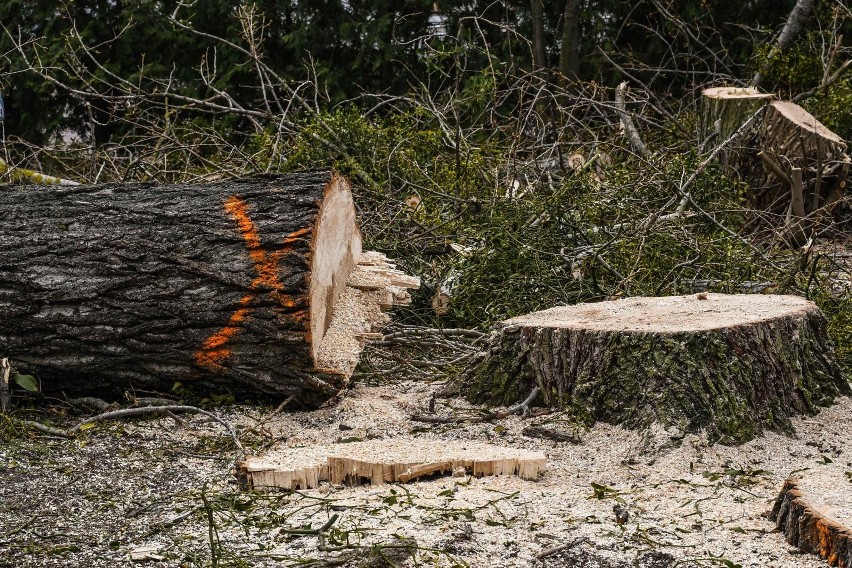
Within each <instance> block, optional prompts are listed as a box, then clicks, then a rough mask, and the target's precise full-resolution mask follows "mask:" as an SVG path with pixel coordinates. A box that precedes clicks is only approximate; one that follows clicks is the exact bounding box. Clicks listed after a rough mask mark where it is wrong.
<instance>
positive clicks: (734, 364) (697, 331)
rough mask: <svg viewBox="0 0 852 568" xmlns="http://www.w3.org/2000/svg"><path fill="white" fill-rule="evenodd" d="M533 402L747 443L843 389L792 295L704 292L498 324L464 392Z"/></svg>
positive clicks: (499, 401)
mask: <svg viewBox="0 0 852 568" xmlns="http://www.w3.org/2000/svg"><path fill="white" fill-rule="evenodd" d="M535 386H538V387H539V388H540V389H541V395H540V396H539V398H538V399H537V402H539V403H541V404H546V405H556V406H560V407H562V408H565V409H566V410H568V411H570V412H571V413H573V414H574V415H575V418H577V419H579V420H582V421H584V422H588V423H591V422H594V421H596V420H601V421H604V422H608V423H613V424H622V425H625V426H627V427H631V428H637V429H646V428H648V427H649V426H651V425H652V424H654V423H660V424H663V425H664V426H666V427H667V428H669V429H673V430H674V431H676V432H677V433H679V434H683V433H686V432H693V431H697V430H700V429H706V430H707V432H708V435H709V436H710V438H711V439H712V440H722V441H725V442H729V443H739V442H744V441H747V440H749V439H751V438H753V437H754V436H756V435H757V434H759V433H760V432H761V431H762V430H763V428H775V429H780V430H784V431H791V429H792V425H791V422H790V417H791V416H793V415H796V414H802V413H806V414H809V413H814V412H816V409H817V407H818V406H820V405H828V404H829V403H831V401H832V400H833V398H834V397H835V396H836V395H838V394H850V393H851V392H852V389H850V386H849V383H848V382H847V381H846V380H845V379H844V378H843V377H842V375H841V373H840V368H839V366H838V364H837V362H836V360H835V356H834V348H833V345H832V342H831V339H830V338H829V336H828V334H827V332H826V320H825V318H824V317H823V315H822V314H821V313H820V311H819V310H818V308H817V307H816V305H815V304H814V303H813V302H810V301H808V300H805V299H803V298H799V297H796V296H771V295H745V294H743V295H726V294H708V293H702V294H697V295H693V296H672V297H664V298H628V299H623V300H618V301H614V302H601V303H596V304H582V305H577V306H564V307H557V308H552V309H549V310H544V311H540V312H534V313H531V314H527V315H524V316H520V317H516V318H513V319H510V320H507V321H505V322H502V323H501V324H499V325H498V326H497V328H496V329H495V330H494V331H493V332H492V334H491V335H490V337H489V340H488V344H487V346H486V349H485V350H484V351H483V352H481V353H480V355H479V356H478V360H477V361H475V362H474V363H473V364H472V365H471V367H470V369H469V371H468V373H467V375H466V377H465V378H464V386H463V388H464V389H465V390H466V392H467V394H468V396H469V398H471V399H472V400H474V401H476V402H480V403H483V402H484V403H489V404H494V405H510V404H515V403H517V402H518V401H520V400H522V399H523V398H524V397H525V396H526V395H527V393H528V392H530V391H531V389H532V388H533V387H535Z"/></svg>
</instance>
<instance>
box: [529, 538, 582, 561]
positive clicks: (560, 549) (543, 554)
mask: <svg viewBox="0 0 852 568" xmlns="http://www.w3.org/2000/svg"><path fill="white" fill-rule="evenodd" d="M587 540H589V537H587V536H581V537H580V538H577V539H574V540H572V541H571V542H568V543H566V544H560V545H559V546H554V547H551V548H545V549H544V550H542V551H541V552H539V553H538V554H536V555H535V558H536V560H541V559H542V558H547V557H548V556H553V555H554V554H559V553H560V552H563V551H565V550H571V549H572V548H574V547H575V546H579V545H581V544H583V543H584V542H586V541H587Z"/></svg>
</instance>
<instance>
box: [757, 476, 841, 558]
mask: <svg viewBox="0 0 852 568" xmlns="http://www.w3.org/2000/svg"><path fill="white" fill-rule="evenodd" d="M848 475H849V474H847V473H845V472H843V471H838V470H814V471H812V472H808V474H807V475H804V476H802V477H800V478H793V479H788V480H787V481H786V482H785V483H784V487H783V488H782V489H781V493H780V494H779V495H778V498H777V499H776V500H775V505H774V507H773V508H772V513H771V514H770V520H772V521H774V522H775V524H776V525H777V527H778V528H779V529H780V530H781V532H782V533H784V536H785V537H786V538H787V542H789V543H790V544H792V545H793V546H796V547H798V548H799V549H800V550H802V551H803V552H809V553H813V554H818V555H820V556H822V557H823V558H825V559H826V560H827V561H828V563H829V564H830V565H831V566H839V567H842V568H852V479H850V478H849V477H848Z"/></svg>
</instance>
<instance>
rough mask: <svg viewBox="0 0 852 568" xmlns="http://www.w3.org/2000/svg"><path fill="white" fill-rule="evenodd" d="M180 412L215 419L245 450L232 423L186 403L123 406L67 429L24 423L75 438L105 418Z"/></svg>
mask: <svg viewBox="0 0 852 568" xmlns="http://www.w3.org/2000/svg"><path fill="white" fill-rule="evenodd" d="M179 412H190V413H194V414H202V415H204V416H207V417H208V418H210V419H212V420H214V421H215V422H218V423H219V424H221V425H222V426H223V427H224V428H225V430H227V432H228V434H229V435H230V436H231V439H232V440H233V441H234V445H235V446H236V447H237V449H239V450H240V452H243V453H244V452H245V449H244V448H243V445H242V443H241V442H240V440H239V438H238V437H237V433H236V432H235V431H234V429H233V428H232V427H231V425H230V424H228V423H227V422H225V421H224V420H223V419H221V418H219V417H218V416H216V415H215V414H213V413H212V412H207V411H206V410H202V409H200V408H197V407H195V406H184V405H175V406H145V407H138V408H123V409H121V410H113V411H111V412H104V413H103V414H98V415H96V416H92V417H90V418H86V419H85V420H83V421H82V422H80V423H78V424H77V425H76V426H74V427H72V428H68V429H66V430H62V429H59V428H53V427H51V426H45V425H44V424H41V423H40V422H35V421H33V420H24V421H23V422H24V424H26V425H27V426H30V427H31V428H33V429H35V430H38V431H39V432H44V433H46V434H51V435H54V436H62V437H63V438H73V437H74V436H75V435H76V434H77V433H78V432H80V431H81V430H82V429H83V427H84V426H85V425H87V424H94V423H96V422H103V421H104V420H114V419H116V418H131V417H136V416H147V415H152V414H153V415H158V414H159V415H164V416H168V415H169V414H171V413H179Z"/></svg>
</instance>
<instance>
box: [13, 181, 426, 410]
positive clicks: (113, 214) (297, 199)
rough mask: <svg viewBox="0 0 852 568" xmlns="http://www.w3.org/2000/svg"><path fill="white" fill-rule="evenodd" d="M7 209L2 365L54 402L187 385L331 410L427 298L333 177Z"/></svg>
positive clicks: (38, 194)
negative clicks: (381, 337)
mask: <svg viewBox="0 0 852 568" xmlns="http://www.w3.org/2000/svg"><path fill="white" fill-rule="evenodd" d="M0 211H2V212H3V230H2V231H0V314H2V316H0V321H2V324H1V325H0V354H2V356H3V357H8V358H9V359H10V360H11V361H12V364H13V365H14V366H15V368H16V369H17V370H19V371H21V372H26V373H30V374H33V375H35V376H36V377H37V378H38V379H39V381H40V382H41V385H42V389H43V390H44V391H46V392H51V391H53V392H56V391H60V390H63V391H66V392H70V391H72V390H73V391H83V392H85V391H99V390H103V389H113V390H115V389H124V388H126V387H127V386H132V387H135V388H142V389H163V388H170V387H171V386H172V385H173V384H174V383H175V382H181V383H184V384H186V385H187V386H190V387H197V388H203V389H208V388H216V389H222V388H223V387H224V388H228V389H230V390H232V391H239V390H244V389H249V390H251V391H257V392H262V393H269V394H275V395H281V396H292V397H293V398H294V400H296V401H298V402H300V403H301V404H302V405H304V406H316V405H319V404H321V403H322V402H324V401H325V400H327V399H328V398H329V397H331V396H333V395H334V394H335V393H336V392H338V390H339V389H340V388H342V387H343V386H344V385H345V383H346V380H347V378H348V376H349V375H350V374H351V372H352V369H353V368H354V365H355V363H356V362H357V358H358V352H359V351H360V347H361V345H362V344H363V341H364V340H365V337H367V338H368V337H369V334H370V333H371V332H373V331H375V329H374V328H375V327H377V326H379V325H381V324H382V323H384V322H385V321H386V320H387V317H386V316H385V315H384V314H383V311H384V310H386V309H388V308H390V307H392V306H393V305H395V304H402V303H405V302H406V301H408V299H409V298H408V295H407V293H406V292H405V290H404V289H405V288H412V287H416V286H417V285H418V281H417V279H416V278H410V277H407V276H405V275H403V274H402V273H400V272H398V271H396V270H395V269H394V267H393V265H392V264H390V263H389V262H388V261H387V259H384V257H382V256H381V255H377V254H375V253H362V250H361V234H360V231H359V229H358V226H357V223H356V217H355V207H354V204H353V200H352V194H351V192H350V190H349V185H348V182H347V181H346V180H345V179H344V178H343V177H341V176H339V175H336V174H334V173H332V172H328V171H324V172H305V173H299V174H288V175H281V176H265V177H255V178H249V179H244V180H235V181H227V182H220V183H215V184H206V185H173V186H156V185H152V184H134V185H97V186H79V187H73V188H61V189H56V190H52V189H51V190H46V189H44V188H35V187H31V186H21V187H6V188H2V189H0ZM350 279H352V280H353V283H355V284H356V285H357V284H358V283H360V284H361V285H360V286H359V287H349V286H347V283H348V282H349V281H350ZM364 282H368V283H369V285H364ZM338 315H339V317H338Z"/></svg>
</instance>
